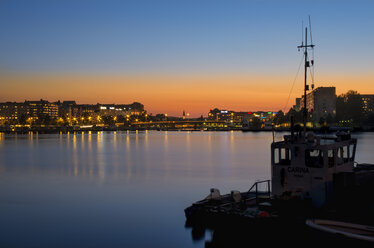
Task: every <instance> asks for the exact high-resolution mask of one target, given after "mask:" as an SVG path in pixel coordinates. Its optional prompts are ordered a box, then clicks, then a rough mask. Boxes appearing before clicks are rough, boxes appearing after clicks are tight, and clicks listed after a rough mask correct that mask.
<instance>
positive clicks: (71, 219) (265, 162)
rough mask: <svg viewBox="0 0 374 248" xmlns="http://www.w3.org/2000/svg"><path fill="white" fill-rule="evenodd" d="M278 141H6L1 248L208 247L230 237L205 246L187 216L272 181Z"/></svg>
mask: <svg viewBox="0 0 374 248" xmlns="http://www.w3.org/2000/svg"><path fill="white" fill-rule="evenodd" d="M365 137H366V138H365ZM365 137H364V144H365V146H364V145H362V146H361V145H360V143H359V145H358V148H357V149H358V150H357V154H358V156H361V158H364V160H365V162H370V161H374V154H373V153H372V151H371V150H370V148H371V144H372V142H373V141H374V136H365ZM271 141H272V137H271V133H261V132H260V133H256V134H255V133H241V132H189V133H186V132H153V131H145V132H143V131H139V132H132V131H126V132H116V133H111V132H105V133H103V132H98V133H95V132H88V133H87V132H86V133H81V132H79V133H75V134H74V133H67V134H62V133H59V134H37V133H30V134H26V135H4V134H0V147H1V149H0V223H1V224H0V232H1V233H2V235H1V238H0V247H41V248H44V247H204V246H205V242H204V240H210V241H212V238H214V239H216V238H217V237H219V236H222V235H218V234H217V233H214V234H211V232H210V231H204V233H203V236H201V237H203V240H202V241H200V242H199V239H198V238H197V237H199V235H201V230H195V231H194V237H195V238H196V241H195V242H192V241H191V230H190V229H188V231H186V230H185V229H184V228H183V226H182V225H183V224H184V222H185V217H184V214H183V209H184V208H185V207H187V206H189V205H190V204H191V203H192V202H194V201H196V200H197V199H201V198H202V197H204V196H205V195H207V194H208V193H209V189H210V188H211V187H215V188H219V189H220V190H221V192H222V193H226V192H230V190H233V189H236V190H241V191H243V190H247V189H248V186H250V185H252V184H253V182H254V181H255V180H260V179H268V178H269V176H270V159H269V157H270V156H269V152H270V143H271ZM360 149H364V150H363V151H364V154H362V153H361V151H362V150H360ZM365 149H366V150H365ZM41 220H42V221H41ZM19 223H22V225H20V224H19ZM62 234H64V235H62ZM78 234H79V239H78V238H77V235H78ZM14 235H17V237H18V238H17V239H16V238H14V237H15V236H14ZM217 235H218V236H217ZM210 236H211V237H210ZM12 237H13V238H12ZM219 239H221V238H219ZM200 240H201V239H200ZM213 241H214V240H213Z"/></svg>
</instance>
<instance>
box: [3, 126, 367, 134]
mask: <svg viewBox="0 0 374 248" xmlns="http://www.w3.org/2000/svg"><path fill="white" fill-rule="evenodd" d="M118 131H119V132H121V131H131V132H136V131H171V132H231V131H237V132H243V133H244V132H252V133H253V132H273V131H274V132H291V129H290V128H275V129H274V130H273V129H270V128H262V129H261V128H260V129H242V128H236V127H235V128H230V127H225V128H139V127H117V126H104V127H97V126H96V127H90V128H86V127H79V126H61V127H55V126H34V127H0V133H2V134H29V133H38V134H58V133H59V134H67V133H86V132H87V133H88V132H90V133H98V132H118ZM307 131H313V132H315V133H320V134H326V133H335V132H338V131H347V132H351V133H358V132H374V127H360V128H349V127H326V128H308V129H307ZM295 132H296V131H295Z"/></svg>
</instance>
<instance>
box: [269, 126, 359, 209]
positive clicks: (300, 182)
mask: <svg viewBox="0 0 374 248" xmlns="http://www.w3.org/2000/svg"><path fill="white" fill-rule="evenodd" d="M356 144H357V140H356V139H353V138H351V137H350V135H349V134H346V133H340V134H337V135H336V136H335V137H322V136H316V135H314V134H313V133H308V134H307V135H306V136H305V135H300V134H299V135H285V136H284V140H283V141H280V142H273V143H272V145H271V169H272V194H273V197H274V198H280V199H287V198H293V197H300V198H301V199H308V198H309V199H311V200H312V204H313V206H314V207H320V206H322V205H323V203H325V202H326V200H327V199H328V198H329V196H330V195H331V193H332V190H333V176H334V174H336V173H340V172H352V171H353V167H354V161H355V152H356Z"/></svg>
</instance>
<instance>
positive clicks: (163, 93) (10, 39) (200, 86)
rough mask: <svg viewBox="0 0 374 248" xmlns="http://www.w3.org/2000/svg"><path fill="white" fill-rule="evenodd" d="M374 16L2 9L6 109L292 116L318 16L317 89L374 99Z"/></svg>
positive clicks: (211, 9)
mask: <svg viewBox="0 0 374 248" xmlns="http://www.w3.org/2000/svg"><path fill="white" fill-rule="evenodd" d="M373 13H374V1H372V0H367V1H363V0H356V1H344V0H339V1H338V0H331V1H302V0H301V1H278V0H273V1H270V0H269V1H266V0H264V1H260V0H257V1H250V0H230V1H229V0H157V1H156V0H136V1H135V0H134V1H119V0H118V1H114V0H112V1H111V0H108V1H104V0H102V1H96V0H53V1H51V0H24V1H21V0H1V1H0V37H1V38H0V102H3V101H24V100H25V99H27V100H37V99H40V98H43V99H47V100H49V101H56V100H62V101H63V100H76V101H77V102H78V103H97V102H100V103H118V104H121V103H124V104H127V103H132V102H134V101H138V102H141V103H143V104H144V105H145V109H146V110H147V111H148V112H149V113H153V114H157V113H168V115H175V116H180V115H181V114H182V111H183V110H185V111H186V112H188V113H190V115H191V116H200V115H204V116H206V114H207V112H208V111H209V109H211V108H215V107H218V108H224V109H229V110H237V111H256V110H266V111H277V110H280V109H281V110H286V111H288V109H289V108H290V107H291V106H292V105H293V104H294V102H295V97H298V96H300V95H301V94H302V87H303V71H302V70H303V69H302V68H301V69H300V71H299V74H298V77H297V78H296V81H295V85H294V87H292V86H293V83H294V79H295V76H296V75H297V72H298V69H299V65H300V62H301V60H302V52H301V51H300V52H298V50H297V46H298V45H300V43H301V39H302V24H303V23H304V26H305V25H307V24H308V16H309V15H310V16H311V19H312V31H313V33H312V35H313V36H312V37H313V43H315V45H316V47H315V51H314V59H315V65H316V66H315V69H314V73H315V74H314V75H315V85H316V87H318V86H336V88H337V93H338V94H340V93H344V92H346V91H348V90H349V89H353V90H357V91H358V92H360V93H362V94H374V70H373V69H374V66H373V65H374V63H373V61H372V60H373V58H374V48H373V44H374V32H373V27H374V15H373ZM310 55H312V53H311V54H310ZM291 89H292V92H291V95H290V97H289V94H290V91H291ZM288 99H289V100H288Z"/></svg>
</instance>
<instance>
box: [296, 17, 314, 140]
mask: <svg viewBox="0 0 374 248" xmlns="http://www.w3.org/2000/svg"><path fill="white" fill-rule="evenodd" d="M309 24H310V17H309ZM311 38H312V36H311ZM310 43H311V44H310V45H308V28H307V27H305V45H304V43H303V42H302V43H301V45H300V46H298V47H297V48H298V49H299V51H300V49H304V115H303V124H304V137H305V134H306V123H307V118H308V109H307V107H306V103H307V101H306V92H307V91H308V90H309V85H307V71H308V67H310V62H309V60H308V48H312V49H313V48H314V45H313V43H312V40H311V42H310ZM313 64H314V61H313V60H312V65H313Z"/></svg>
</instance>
